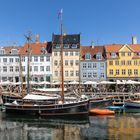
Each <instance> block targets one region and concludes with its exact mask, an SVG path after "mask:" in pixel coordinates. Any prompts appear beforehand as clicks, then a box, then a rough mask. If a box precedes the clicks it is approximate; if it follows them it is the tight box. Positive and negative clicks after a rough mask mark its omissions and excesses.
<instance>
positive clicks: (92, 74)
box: [80, 46, 106, 82]
mask: <svg viewBox="0 0 140 140" xmlns="http://www.w3.org/2000/svg"><path fill="white" fill-rule="evenodd" d="M103 80H106V60H105V50H104V46H81V47H80V81H81V82H85V81H103Z"/></svg>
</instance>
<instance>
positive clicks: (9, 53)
mask: <svg viewBox="0 0 140 140" xmlns="http://www.w3.org/2000/svg"><path fill="white" fill-rule="evenodd" d="M22 48H23V47H22V46H4V47H2V46H0V49H4V50H5V54H4V55H12V54H11V50H12V49H17V50H18V54H19V53H20V52H21V50H22ZM14 55H15V54H14Z"/></svg>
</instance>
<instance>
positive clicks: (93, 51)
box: [80, 46, 104, 60]
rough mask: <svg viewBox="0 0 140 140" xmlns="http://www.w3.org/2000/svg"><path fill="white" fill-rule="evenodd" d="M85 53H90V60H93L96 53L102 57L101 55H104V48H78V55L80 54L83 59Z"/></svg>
mask: <svg viewBox="0 0 140 140" xmlns="http://www.w3.org/2000/svg"><path fill="white" fill-rule="evenodd" d="M87 53H90V55H91V60H95V55H96V54H97V53H102V55H103V53H104V46H94V47H93V48H92V46H81V47H80V54H81V57H82V58H83V59H85V55H86V54H87Z"/></svg>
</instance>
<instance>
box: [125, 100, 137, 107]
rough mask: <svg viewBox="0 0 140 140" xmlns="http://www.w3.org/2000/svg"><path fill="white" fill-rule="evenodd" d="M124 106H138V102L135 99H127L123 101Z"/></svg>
mask: <svg viewBox="0 0 140 140" xmlns="http://www.w3.org/2000/svg"><path fill="white" fill-rule="evenodd" d="M124 106H125V107H131V108H140V102H135V101H127V102H125V103H124Z"/></svg>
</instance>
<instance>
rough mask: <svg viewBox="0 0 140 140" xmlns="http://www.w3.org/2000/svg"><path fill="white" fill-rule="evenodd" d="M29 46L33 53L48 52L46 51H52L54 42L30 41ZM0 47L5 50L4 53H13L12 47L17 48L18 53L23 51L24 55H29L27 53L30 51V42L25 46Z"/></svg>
mask: <svg viewBox="0 0 140 140" xmlns="http://www.w3.org/2000/svg"><path fill="white" fill-rule="evenodd" d="M29 46H30V48H31V53H32V55H41V54H46V53H52V43H51V42H45V43H39V42H36V43H30V44H29ZM0 48H2V49H4V50H5V54H4V55H11V50H12V49H17V50H18V54H21V53H22V54H24V55H27V53H28V43H25V44H24V46H7V47H0ZM14 55H15V54H14Z"/></svg>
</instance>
